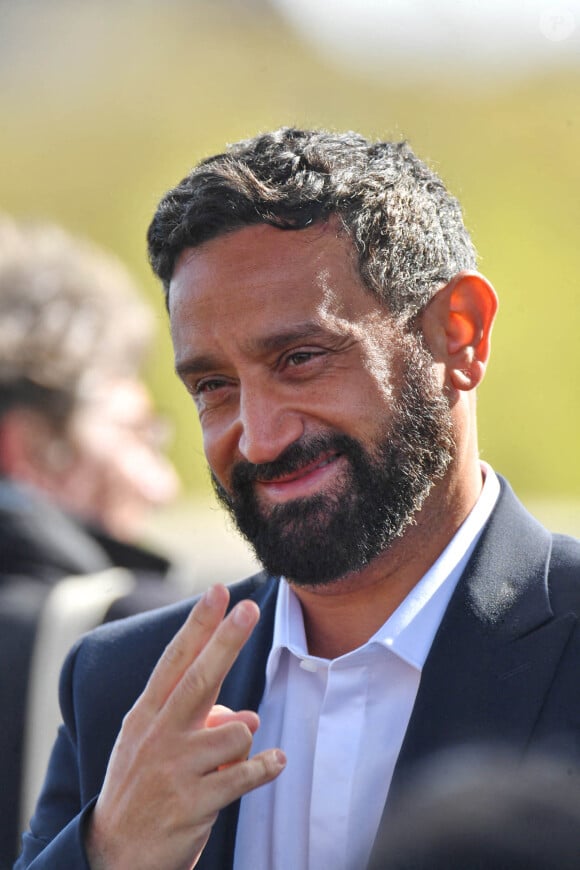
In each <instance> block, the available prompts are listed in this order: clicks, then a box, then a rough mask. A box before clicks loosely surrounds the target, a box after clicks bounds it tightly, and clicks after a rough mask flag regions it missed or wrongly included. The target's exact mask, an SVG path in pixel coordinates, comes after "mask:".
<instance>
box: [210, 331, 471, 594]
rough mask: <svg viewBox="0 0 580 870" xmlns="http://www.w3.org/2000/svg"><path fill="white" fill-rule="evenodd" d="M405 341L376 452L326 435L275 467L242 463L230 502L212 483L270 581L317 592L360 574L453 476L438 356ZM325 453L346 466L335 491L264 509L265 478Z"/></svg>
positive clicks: (297, 446) (294, 447)
mask: <svg viewBox="0 0 580 870" xmlns="http://www.w3.org/2000/svg"><path fill="white" fill-rule="evenodd" d="M407 338H408V339H409V340H408V341H406V342H405V346H404V349H403V352H404V369H405V371H404V373H403V378H404V386H403V387H402V389H401V391H400V395H399V397H398V401H397V402H396V403H395V405H394V407H393V408H392V416H391V419H390V423H389V427H388V430H387V431H385V433H384V436H383V437H382V439H381V440H380V441H379V442H378V444H377V445H376V446H375V447H374V449H373V450H372V451H370V450H366V449H365V448H364V447H363V445H362V444H361V443H360V442H359V441H357V440H356V439H354V438H351V437H349V436H347V435H344V434H342V433H340V432H336V431H327V432H323V433H321V434H318V435H317V436H315V437H310V438H307V439H306V438H305V439H303V440H301V441H297V442H295V443H294V444H291V445H290V446H289V447H288V448H287V450H285V451H284V453H283V454H282V455H281V456H280V457H279V458H278V459H277V460H275V461H274V462H271V463H266V464H263V465H253V464H252V463H249V462H240V463H238V464H237V465H236V466H235V467H234V469H233V472H232V479H231V484H230V487H231V494H230V493H228V492H227V491H226V490H225V489H224V487H223V486H222V485H221V484H220V483H219V482H218V481H217V479H216V478H215V476H214V475H213V474H212V481H213V485H214V489H215V491H216V494H217V496H218V498H219V500H220V501H221V502H222V503H223V504H224V505H225V507H226V508H227V509H228V511H229V512H230V514H231V516H232V517H233V519H234V521H235V523H236V525H237V526H238V528H239V530H240V531H241V533H242V534H243V535H244V536H245V537H246V538H247V539H248V541H249V542H250V544H251V545H252V547H253V548H254V550H255V552H256V555H257V557H258V559H259V560H260V561H261V563H262V564H263V565H264V567H265V568H266V570H267V571H269V572H270V573H271V574H273V575H284V576H285V577H287V578H288V579H290V580H292V581H293V582H294V583H296V584H298V585H305V586H306V585H308V586H318V585H323V584H327V583H331V582H332V581H335V580H338V579H340V578H342V577H344V576H346V575H347V574H350V573H352V572H355V571H360V570H361V569H362V568H364V567H365V566H366V565H368V564H369V562H371V561H372V559H374V558H375V557H376V556H378V555H379V554H380V553H382V552H384V551H385V550H387V549H388V548H389V546H390V545H391V544H392V543H393V541H394V540H395V539H397V538H399V537H400V536H401V535H402V534H403V532H404V531H405V529H406V528H407V527H408V526H409V524H411V523H412V522H413V518H414V516H415V514H416V512H417V511H418V510H420V508H421V506H422V505H423V503H424V501H425V499H426V497H427V496H428V494H429V492H430V491H431V488H432V487H433V484H434V483H435V481H436V480H439V479H440V478H441V477H442V476H443V475H444V473H445V471H446V470H447V468H448V467H449V463H450V462H451V459H452V456H453V452H454V441H453V435H452V423H451V415H450V410H449V404H448V401H447V399H446V398H445V396H444V395H443V394H442V392H441V391H440V389H439V387H438V386H437V384H435V382H434V379H433V375H432V363H433V360H432V358H431V356H430V355H429V354H428V352H427V351H426V350H425V349H424V348H423V347H422V346H421V345H420V344H419V340H418V339H416V338H415V339H413V340H412V341H411V340H410V337H407ZM327 452H330V453H332V454H339V455H341V456H342V457H344V458H346V459H347V460H348V462H347V470H346V471H345V473H344V475H343V479H342V481H341V482H340V483H339V484H335V486H334V489H333V491H331V492H325V493H320V494H317V495H314V496H310V497H308V498H300V499H294V500H292V501H289V502H286V503H284V504H277V505H272V506H264V505H262V504H260V502H259V500H258V499H257V498H256V491H255V487H254V482H255V481H256V480H257V479H258V478H259V479H260V480H268V479H274V478H277V477H280V476H282V475H285V474H289V473H291V472H293V471H296V470H297V469H299V468H301V467H302V466H303V465H305V464H306V463H309V462H312V461H315V460H316V459H318V458H319V457H321V456H322V455H323V454H325V453H327ZM343 464H344V463H343Z"/></svg>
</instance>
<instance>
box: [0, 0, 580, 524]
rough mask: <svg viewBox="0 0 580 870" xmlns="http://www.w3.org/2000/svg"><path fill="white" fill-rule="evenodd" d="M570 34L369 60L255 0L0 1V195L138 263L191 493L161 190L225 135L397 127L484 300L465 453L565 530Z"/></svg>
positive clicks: (572, 204)
mask: <svg viewBox="0 0 580 870" xmlns="http://www.w3.org/2000/svg"><path fill="white" fill-rule="evenodd" d="M313 2H314V3H316V0H313ZM475 5H478V4H475ZM579 21H580V19H579ZM570 40H571V41H572V42H571V44H569V45H568V46H567V47H568V48H570V47H571V48H572V49H573V51H572V53H570V52H568V54H567V56H566V61H565V62H562V63H552V64H548V65H545V64H544V65H537V66H534V65H533V64H532V65H530V67H529V68H526V69H525V70H520V71H519V72H517V73H515V74H514V72H513V71H507V72H506V73H505V75H504V74H502V72H501V70H499V71H498V70H497V69H492V72H493V74H491V72H490V68H489V67H487V68H485V66H482V67H481V68H471V67H472V65H471V64H470V59H469V53H466V54H465V53H464V54H463V55H462V56H461V57H459V56H458V57H454V58H452V60H453V63H452V64H451V65H450V66H449V65H448V66H447V67H445V69H443V67H442V66H441V63H440V61H439V60H437V59H434V60H432V62H430V63H429V62H427V63H425V59H424V58H423V61H424V62H423V64H422V65H421V64H418V63H417V64H415V63H414V59H413V58H411V57H409V58H405V54H404V52H403V51H401V52H399V54H398V55H397V57H396V58H393V59H391V60H390V61H389V62H388V63H387V62H385V64H384V65H383V66H381V65H380V64H378V65H375V68H374V69H373V70H372V71H369V69H362V68H355V67H354V66H353V65H349V64H347V63H344V64H343V63H341V58H340V57H339V56H334V57H332V58H331V57H330V56H329V54H328V52H327V53H326V54H325V53H321V52H320V51H317V49H316V46H315V40H313V39H304V37H303V36H302V35H301V34H300V32H299V31H298V30H296V29H295V28H293V27H292V26H291V24H290V23H288V21H287V20H286V19H285V18H284V16H283V15H282V13H281V11H280V8H279V7H275V6H273V5H270V4H269V3H268V2H266V0H261V2H259V0H245V2H242V0H238V2H235V0H214V2H211V3H210V2H203V0H188V2H185V0H181V2H179V0H166V2H154V0H118V2H113V0H108V2H107V0H101V2H91V0H85V2H80V0H68V2H58V0H3V2H0V118H1V121H0V125H1V126H0V167H1V168H0V209H2V210H5V211H7V212H10V213H12V214H14V215H16V216H22V217H24V216H35V217H41V218H46V219H50V220H56V221H58V222H61V223H62V224H64V225H65V226H66V227H67V228H69V229H70V230H72V231H74V232H76V233H81V234H83V235H86V236H89V237H91V238H93V239H94V240H95V241H97V242H98V243H100V244H102V245H104V246H105V247H107V248H109V249H111V250H113V251H114V252H116V253H117V254H118V255H120V256H121V258H122V259H123V260H125V262H126V263H127V264H128V265H129V267H130V268H131V270H132V271H133V272H134V273H135V275H136V276H137V277H138V279H139V280H140V282H141V283H142V286H143V289H144V293H146V295H147V297H148V298H149V299H150V300H151V302H152V304H153V305H154V306H155V309H156V311H157V314H158V320H159V338H158V341H157V345H156V347H155V348H154V353H153V355H152V358H151V363H150V365H149V370H148V380H149V383H150V385H151V387H152V390H153V392H154V394H155V397H156V399H157V402H158V404H159V405H160V407H161V409H162V410H163V411H165V412H166V413H167V414H168V415H169V416H170V417H171V418H172V419H173V420H174V421H175V429H176V438H175V442H174V445H173V455H174V459H175V461H176V463H177V465H178V468H179V470H180V472H181V474H182V477H183V479H184V482H185V485H186V492H188V493H190V494H197V495H204V494H207V492H208V483H207V476H206V471H205V466H204V462H203V457H202V453H201V448H200V438H199V430H198V426H197V422H196V419H195V413H194V409H193V406H192V405H191V403H190V402H189V401H188V399H187V397H186V395H185V392H184V391H183V390H182V388H181V387H180V385H179V384H178V382H177V380H176V378H175V377H174V375H173V371H172V356H171V349H170V344H169V339H168V332H167V325H166V319H165V313H164V309H163V303H162V298H161V292H160V289H159V288H158V286H157V285H156V283H155V282H154V280H153V278H152V277H151V275H150V272H149V268H148V265H147V262H146V253H145V241H144V239H145V232H146V228H147V225H148V223H149V221H150V218H151V216H152V213H153V210H154V208H155V205H156V203H157V201H158V199H159V197H160V196H161V195H162V194H163V192H164V191H165V190H166V189H167V188H168V187H170V186H172V185H173V184H174V183H176V182H177V181H178V180H179V179H180V178H181V177H182V176H183V175H185V173H186V172H187V171H188V169H189V168H190V167H191V166H192V165H193V164H194V163H195V162H196V161H197V160H198V159H200V158H202V157H204V156H206V155H208V154H211V153H214V152H216V151H218V150H222V149H223V147H224V145H225V143H227V142H232V141H235V140H237V139H239V138H242V137H245V136H249V135H253V134H254V133H256V132H258V131H260V130H265V129H269V128H272V127H277V126H280V125H283V124H296V125H308V126H325V127H331V128H333V129H356V130H358V131H360V132H362V133H364V134H366V135H368V136H371V137H380V138H397V139H399V138H407V139H409V140H410V142H411V143H412V145H413V146H414V148H415V150H416V151H417V152H418V153H419V155H420V156H422V157H423V158H425V159H427V161H428V162H430V163H431V165H433V166H434V167H435V168H436V169H437V171H438V172H439V173H440V174H441V175H442V177H443V178H444V180H445V181H446V182H447V184H448V186H449V187H450V188H451V190H452V191H453V192H454V193H455V195H457V196H458V197H459V199H460V200H461V202H462V204H463V207H464V211H465V216H466V222H467V224H468V226H469V227H470V229H471V231H472V234H473V237H474V240H475V243H476V246H477V248H478V250H479V253H480V268H481V271H483V272H484V273H485V274H486V275H487V276H488V277H489V278H490V279H491V281H492V282H493V284H494V285H495V287H496V289H497V291H498V293H499V296H500V304H501V307H500V315H499V320H498V323H497V327H496V330H495V333H494V341H493V357H492V363H491V366H490V369H489V373H488V376H487V379H486V382H485V384H484V386H483V388H482V389H481V395H480V431H481V450H482V455H483V457H484V458H485V459H487V460H488V461H490V462H491V463H492V464H493V465H494V466H495V467H496V468H497V470H499V471H501V472H502V473H504V474H505V475H507V476H508V477H509V478H510V480H511V482H512V484H513V485H514V487H515V488H516V489H517V490H518V492H519V493H520V495H522V496H523V497H524V500H526V501H527V502H528V504H530V505H531V506H532V507H538V511H539V513H540V514H541V515H542V514H543V517H544V518H546V515H547V513H549V512H550V511H553V512H552V513H551V515H550V516H551V517H553V518H554V522H553V525H556V526H559V527H561V528H564V529H565V528H575V529H576V530H577V531H580V529H579V526H580V515H579V508H578V503H579V500H580V464H579V463H578V461H577V448H578V440H579V439H578V431H579V427H580V403H579V398H580V397H579V386H578V383H579V363H580V349H579V338H578V336H579V332H580V329H579V328H580V315H579V305H578V288H579V276H580V244H579V243H578V240H577V235H578V232H579V227H580V159H579V155H580V63H578V62H576V61H580V48H579V47H580V40H579V31H578V27H577V26H576V27H575V29H574V28H573V32H572V34H571V36H570ZM570 40H569V43H570ZM556 48H557V46H556ZM492 49H493V46H490V52H491V54H492V55H493V52H492ZM574 52H576V55H574ZM492 61H493V56H492ZM474 67H475V65H474ZM548 519H550V517H548Z"/></svg>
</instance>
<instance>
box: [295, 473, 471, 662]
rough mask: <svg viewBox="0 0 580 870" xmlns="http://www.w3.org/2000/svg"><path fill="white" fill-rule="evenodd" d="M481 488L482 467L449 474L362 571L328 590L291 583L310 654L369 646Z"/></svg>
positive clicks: (327, 586) (337, 653) (323, 654)
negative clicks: (401, 532) (413, 517)
mask: <svg viewBox="0 0 580 870" xmlns="http://www.w3.org/2000/svg"><path fill="white" fill-rule="evenodd" d="M481 488H482V478H481V471H480V467H479V463H475V464H474V467H473V470H472V472H471V473H470V474H469V476H465V475H464V476H461V475H459V474H457V473H455V474H454V473H453V471H451V472H450V473H449V474H448V475H446V477H445V478H444V480H442V481H440V483H439V484H437V485H436V486H435V487H434V488H433V490H432V492H431V494H430V495H429V497H428V498H427V500H426V501H425V504H424V505H423V507H422V508H421V511H420V512H419V514H418V515H417V516H416V517H415V523H414V524H413V525H411V526H409V527H408V528H407V530H406V531H405V533H404V534H403V535H402V536H401V537H400V538H398V539H396V540H395V542H394V543H393V544H392V545H391V546H390V547H389V549H388V550H386V551H385V552H383V553H381V554H380V555H379V556H377V557H376V558H375V559H374V560H373V561H372V562H371V563H370V564H369V565H367V566H366V567H365V568H364V569H363V570H361V571H359V572H356V573H353V574H349V575H348V576H346V577H343V578H341V579H339V580H337V581H335V582H333V583H329V584H325V585H324V586H297V585H296V584H292V583H291V585H292V588H293V590H294V592H295V594H296V596H297V597H298V599H299V601H300V604H301V606H302V612H303V616H304V626H305V631H306V638H307V642H308V649H309V652H310V653H311V654H312V655H316V656H320V657H321V658H328V659H334V658H338V657H339V656H341V655H344V654H345V653H347V652H350V651H351V650H353V649H357V648H358V647H360V646H362V645H363V644H365V643H366V642H367V640H369V638H371V637H372V636H373V634H375V632H376V631H378V629H379V628H380V627H381V626H382V625H383V624H384V623H385V622H386V620H387V619H388V618H389V616H391V614H392V613H394V611H395V610H396V609H397V607H398V606H399V604H401V602H402V601H403V600H404V599H405V598H406V596H407V595H408V594H409V592H410V591H411V590H412V589H413V587H414V586H415V585H416V584H417V583H418V582H419V580H420V579H421V578H422V577H423V575H424V574H425V573H426V572H427V571H428V570H429V568H430V567H431V565H433V563H434V562H435V561H436V559H437V558H438V557H439V555H440V554H441V553H442V552H443V550H444V549H445V547H446V546H447V545H448V544H449V542H450V541H451V539H452V538H453V536H454V535H455V533H456V532H457V530H458V528H459V526H460V525H461V524H462V523H463V521H464V520H465V518H466V517H467V515H468V514H469V512H470V511H471V509H472V508H473V506H474V504H475V502H476V501H477V499H478V497H479V495H480V493H481Z"/></svg>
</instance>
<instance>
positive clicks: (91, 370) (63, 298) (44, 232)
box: [0, 215, 153, 419]
mask: <svg viewBox="0 0 580 870" xmlns="http://www.w3.org/2000/svg"><path fill="white" fill-rule="evenodd" d="M152 329H153V320H152V315H151V313H150V311H149V308H148V306H147V305H146V304H145V303H144V302H143V301H142V300H141V299H140V298H139V292H138V290H137V288H136V285H135V284H134V282H133V280H132V278H131V276H130V275H129V273H128V272H127V270H126V269H125V268H124V266H123V265H122V264H121V263H120V262H119V261H118V260H117V259H116V258H115V257H113V256H111V255H110V254H106V253H104V252H103V251H101V250H99V249H98V248H96V247H95V246H93V245H92V244H90V243H89V242H86V241H84V240H81V239H77V238H74V237H72V236H70V235H69V234H67V233H66V232H65V231H64V230H62V229H61V228H59V227H57V226H53V225H46V224H20V223H17V222H16V221H14V220H12V219H11V218H9V217H7V216H2V215H0V414H2V413H5V412H6V411H7V410H8V409H9V408H10V407H13V406H15V405H25V406H30V407H35V408H37V409H39V410H43V411H44V412H45V413H46V414H47V415H49V416H52V417H54V418H55V419H58V418H62V417H64V416H66V415H67V414H68V413H70V411H71V410H72V409H73V407H74V405H75V403H76V402H77V401H79V400H80V399H81V398H82V396H83V392H84V391H86V390H88V389H89V388H90V385H91V384H92V383H93V382H94V381H98V380H100V379H102V378H106V377H110V376H134V375H136V374H137V373H138V370H139V368H140V367H141V365H142V363H143V360H144V355H145V352H146V349H147V346H148V344H149V342H150V340H151V337H152Z"/></svg>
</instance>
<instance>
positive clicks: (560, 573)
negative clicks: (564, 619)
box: [548, 534, 580, 616]
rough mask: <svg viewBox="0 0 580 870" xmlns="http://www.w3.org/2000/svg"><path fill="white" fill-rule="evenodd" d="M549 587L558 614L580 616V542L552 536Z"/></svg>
mask: <svg viewBox="0 0 580 870" xmlns="http://www.w3.org/2000/svg"><path fill="white" fill-rule="evenodd" d="M548 587H549V590H550V600H551V602H552V606H553V607H554V610H555V612H556V613H563V612H570V611H572V612H573V613H575V614H576V615H577V616H580V540H577V539H576V538H571V537H569V536H568V535H559V534H554V535H552V550H551V553H550V567H549V573H548Z"/></svg>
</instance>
